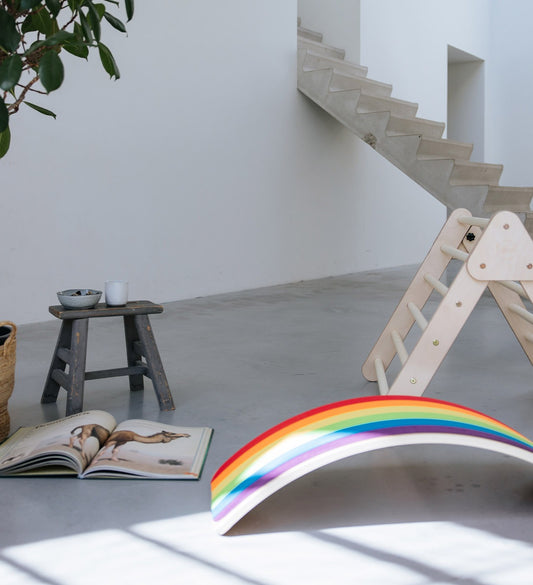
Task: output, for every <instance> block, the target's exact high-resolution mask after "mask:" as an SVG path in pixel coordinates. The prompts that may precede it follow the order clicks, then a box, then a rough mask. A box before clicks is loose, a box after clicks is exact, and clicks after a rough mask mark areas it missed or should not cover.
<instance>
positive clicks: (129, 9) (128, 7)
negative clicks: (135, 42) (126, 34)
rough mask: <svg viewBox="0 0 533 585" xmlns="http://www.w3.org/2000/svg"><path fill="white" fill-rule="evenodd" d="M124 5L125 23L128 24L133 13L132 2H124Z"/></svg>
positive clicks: (126, 0) (129, 0)
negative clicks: (126, 18)
mask: <svg viewBox="0 0 533 585" xmlns="http://www.w3.org/2000/svg"><path fill="white" fill-rule="evenodd" d="M124 4H125V5H126V16H127V17H128V20H127V22H129V21H130V20H131V19H132V18H133V12H134V10H135V6H134V2H133V0H125V2H124Z"/></svg>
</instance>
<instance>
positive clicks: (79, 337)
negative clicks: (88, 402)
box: [67, 319, 89, 416]
mask: <svg viewBox="0 0 533 585" xmlns="http://www.w3.org/2000/svg"><path fill="white" fill-rule="evenodd" d="M72 321H73V323H72V337H71V342H70V350H71V355H72V361H71V363H70V369H69V379H70V388H69V389H67V416H69V415H71V414H76V413H78V412H81V411H82V410H83V386H84V384H85V364H86V361H87V332H88V330H89V319H73V320H72Z"/></svg>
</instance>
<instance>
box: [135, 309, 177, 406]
mask: <svg viewBox="0 0 533 585" xmlns="http://www.w3.org/2000/svg"><path fill="white" fill-rule="evenodd" d="M133 318H134V320H135V326H136V328H137V334H138V336H139V339H140V340H141V343H142V345H143V350H144V357H145V358H146V366H147V369H148V375H149V376H150V379H151V380H152V384H153V386H154V390H155V393H156V396H157V400H158V401H159V408H160V410H174V409H175V406H174V401H173V400H172V394H171V393H170V388H169V386H168V381H167V376H166V374H165V370H164V369H163V364H162V362H161V357H160V355H159V350H158V349H157V345H156V343H155V337H154V333H153V331H152V327H151V325H150V320H149V319H148V315H135V316H134V317H133Z"/></svg>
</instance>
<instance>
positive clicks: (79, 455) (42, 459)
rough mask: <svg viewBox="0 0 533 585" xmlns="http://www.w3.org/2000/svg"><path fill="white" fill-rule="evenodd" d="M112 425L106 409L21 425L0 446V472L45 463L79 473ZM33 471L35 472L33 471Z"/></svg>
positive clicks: (40, 466) (21, 470) (22, 470)
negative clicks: (27, 425)
mask: <svg viewBox="0 0 533 585" xmlns="http://www.w3.org/2000/svg"><path fill="white" fill-rule="evenodd" d="M115 425H116V421H115V419H114V418H113V417H112V416H111V415H110V414H109V413H107V412H103V411H100V410H93V411H87V412H81V413H78V414H73V415H71V416H69V417H66V418H62V419H59V420H56V421H52V422H49V423H44V424H41V425H37V426H35V427H23V428H20V429H19V430H18V431H16V432H15V433H14V434H13V435H12V436H11V437H10V438H9V439H7V441H5V442H4V443H2V445H0V473H2V474H7V473H9V474H15V473H17V472H24V471H28V470H31V469H37V468H43V471H42V473H45V471H44V467H45V466H56V467H57V466H58V465H60V466H64V467H65V471H67V468H70V469H71V470H74V471H75V472H76V473H80V472H81V471H82V470H83V469H84V468H85V467H86V466H87V465H88V463H89V462H90V461H91V459H92V458H93V457H94V456H95V455H96V453H97V452H98V450H99V448H100V446H101V444H102V443H103V442H104V441H105V440H106V439H107V438H108V436H109V434H110V433H111V431H112V430H113V429H114V427H115ZM35 473H37V472H35Z"/></svg>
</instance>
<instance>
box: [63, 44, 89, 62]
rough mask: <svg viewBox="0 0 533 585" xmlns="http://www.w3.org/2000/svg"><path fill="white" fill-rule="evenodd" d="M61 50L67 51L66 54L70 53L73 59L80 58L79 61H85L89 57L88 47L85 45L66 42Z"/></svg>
mask: <svg viewBox="0 0 533 585" xmlns="http://www.w3.org/2000/svg"><path fill="white" fill-rule="evenodd" d="M63 49H65V51H67V53H70V54H71V55H74V56H75V57H80V59H87V57H88V56H89V47H88V46H87V45H84V44H83V43H77V42H74V43H69V42H66V43H65V44H64V45H63Z"/></svg>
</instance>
